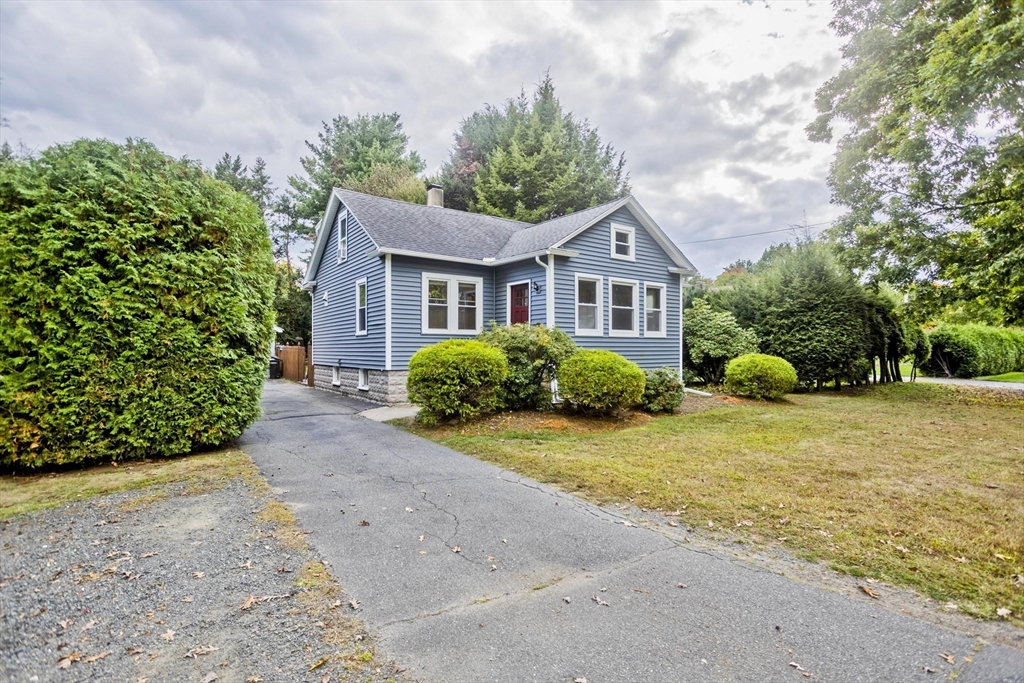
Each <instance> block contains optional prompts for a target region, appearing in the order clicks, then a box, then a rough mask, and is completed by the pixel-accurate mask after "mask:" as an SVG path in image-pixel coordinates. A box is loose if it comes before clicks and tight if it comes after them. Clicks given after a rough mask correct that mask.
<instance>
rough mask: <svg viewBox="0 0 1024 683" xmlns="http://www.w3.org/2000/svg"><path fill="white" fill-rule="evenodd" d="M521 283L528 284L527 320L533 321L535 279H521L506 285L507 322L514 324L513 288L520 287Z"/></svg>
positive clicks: (528, 321) (507, 323)
mask: <svg viewBox="0 0 1024 683" xmlns="http://www.w3.org/2000/svg"><path fill="white" fill-rule="evenodd" d="M519 285H526V311H527V318H526V322H527V323H531V322H533V291H532V290H533V281H532V280H520V281H519V282H510V283H508V284H507V285H505V324H506V325H511V324H512V288H513V287H518V286H519Z"/></svg>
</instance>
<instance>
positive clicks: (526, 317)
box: [509, 284, 530, 325]
mask: <svg viewBox="0 0 1024 683" xmlns="http://www.w3.org/2000/svg"><path fill="white" fill-rule="evenodd" d="M528 322H530V285H528V284H523V285H513V287H512V319H511V320H510V321H509V323H511V324H512V325H515V324H516V323H528Z"/></svg>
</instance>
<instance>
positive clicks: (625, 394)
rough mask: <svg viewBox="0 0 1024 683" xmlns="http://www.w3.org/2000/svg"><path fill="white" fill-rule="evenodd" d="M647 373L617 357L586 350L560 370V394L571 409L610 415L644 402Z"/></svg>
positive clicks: (606, 352) (579, 352) (563, 364)
mask: <svg viewBox="0 0 1024 683" xmlns="http://www.w3.org/2000/svg"><path fill="white" fill-rule="evenodd" d="M644 381H645V377H644V371H643V370H641V369H640V366H638V365H637V364H636V363H632V362H630V361H628V360H626V359H625V358H623V357H622V356H620V355H619V354H617V353H612V352H611V351H600V350H596V349H584V350H581V351H577V352H576V354H575V355H573V356H572V357H570V358H568V359H566V361H565V362H564V363H562V367H560V368H559V369H558V392H559V394H561V396H562V398H563V399H565V400H567V401H569V403H570V405H572V406H574V407H577V408H579V409H581V410H583V411H586V412H593V413H597V414H602V415H607V414H611V413H614V412H617V411H620V410H623V409H625V408H629V407H630V406H634V405H636V404H637V403H639V402H640V399H641V398H642V397H643V395H644Z"/></svg>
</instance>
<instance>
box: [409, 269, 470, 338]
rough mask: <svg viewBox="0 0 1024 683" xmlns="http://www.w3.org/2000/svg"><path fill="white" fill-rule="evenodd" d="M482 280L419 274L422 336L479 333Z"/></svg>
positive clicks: (437, 274)
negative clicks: (421, 284) (420, 278)
mask: <svg viewBox="0 0 1024 683" xmlns="http://www.w3.org/2000/svg"><path fill="white" fill-rule="evenodd" d="M483 288H484V281H483V278H479V277H468V276H458V275H444V274H439V273H423V330H422V331H423V334H467V335H468V334H477V333H478V332H480V330H481V329H483V320H484V311H483V305H482V304H483Z"/></svg>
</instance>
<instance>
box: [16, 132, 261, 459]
mask: <svg viewBox="0 0 1024 683" xmlns="http://www.w3.org/2000/svg"><path fill="white" fill-rule="evenodd" d="M273 295H274V271H273V258H272V255H271V246H270V240H269V238H268V236H267V228H266V225H265V224H264V222H263V217H262V215H261V214H260V211H259V209H258V208H257V207H256V205H255V204H253V202H252V201H251V200H250V199H248V197H246V196H245V195H243V194H240V193H238V192H236V191H234V190H232V189H231V188H230V187H228V186H227V185H225V184H224V183H221V182H219V181H216V180H214V179H212V178H210V177H209V176H208V175H206V173H204V172H203V170H202V168H201V167H200V166H199V164H198V163H195V162H192V161H188V160H175V159H172V158H170V157H168V156H166V155H164V154H162V153H160V151H158V150H157V149H156V148H155V147H154V146H153V145H151V144H149V143H147V142H141V141H132V140H129V141H128V142H127V143H126V144H123V145H119V144H116V143H113V142H110V141H106V140H79V141H77V142H74V143H71V144H66V145H58V146H55V147H51V148H49V149H47V150H46V151H44V152H43V153H42V154H40V155H39V157H38V158H35V159H15V160H7V161H4V162H2V163H0V468H2V469H28V468H39V467H43V466H53V465H64V464H69V463H88V462H95V461H106V460H124V459H128V458H143V457H149V456H167V455H176V454H182V453H188V452H190V451H192V450H194V449H197V448H201V447H207V446H216V445H218V444H222V443H224V442H226V441H229V440H231V439H233V438H235V437H237V436H238V435H239V434H241V433H242V431H243V430H244V429H245V428H246V427H247V426H248V425H249V424H250V423H251V422H252V421H253V420H255V419H256V418H257V417H258V415H259V412H260V392H261V389H262V386H263V378H264V375H265V373H266V366H267V359H268V356H269V347H270V340H271V334H272V328H273V323H274V317H273V316H274V314H273V307H272V304H273Z"/></svg>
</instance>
